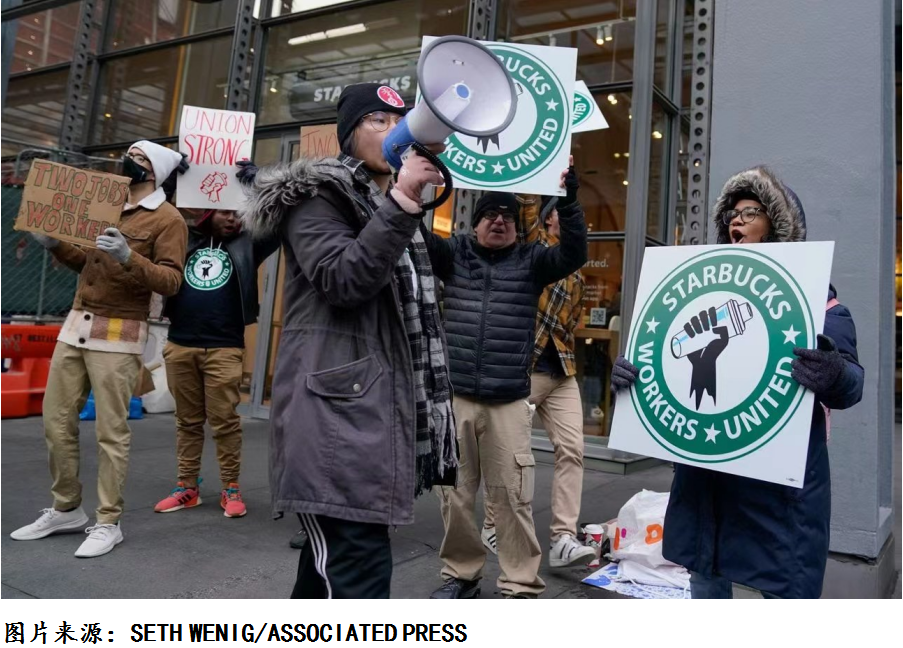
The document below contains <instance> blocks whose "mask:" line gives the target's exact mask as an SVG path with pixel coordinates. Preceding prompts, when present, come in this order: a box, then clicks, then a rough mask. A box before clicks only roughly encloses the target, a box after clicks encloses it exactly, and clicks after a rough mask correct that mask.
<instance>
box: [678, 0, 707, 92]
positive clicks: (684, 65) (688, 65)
mask: <svg viewBox="0 0 903 648" xmlns="http://www.w3.org/2000/svg"><path fill="white" fill-rule="evenodd" d="M694 4H695V3H694V2H693V0H686V2H685V4H684V18H683V39H684V44H683V49H682V50H681V66H680V74H681V83H682V84H683V87H682V88H681V90H680V107H681V109H682V110H689V109H690V102H691V101H692V98H693V69H694V65H693V45H694V40H693V39H694V28H693V25H694V17H693V7H694ZM700 11H706V10H705V9H701V10H700ZM707 39H708V35H707V34H700V36H699V43H700V45H705V44H706V40H707ZM702 87H703V86H700V88H699V89H700V90H701V89H702Z"/></svg>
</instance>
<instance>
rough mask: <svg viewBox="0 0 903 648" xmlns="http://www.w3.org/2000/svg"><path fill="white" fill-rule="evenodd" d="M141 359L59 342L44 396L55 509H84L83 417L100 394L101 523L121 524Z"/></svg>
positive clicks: (99, 467)
mask: <svg viewBox="0 0 903 648" xmlns="http://www.w3.org/2000/svg"><path fill="white" fill-rule="evenodd" d="M140 370H141V356H140V355H135V354H131V353H110V352H107V351H89V350H88V349H80V348H78V347H74V346H72V345H71V344H66V343H65V342H57V343H56V348H55V349H54V350H53V359H52V360H51V361H50V374H49V375H48V377H47V390H46V391H45V392H44V406H43V410H44V411H43V416H44V437H45V439H46V441H47V453H48V461H49V464H50V476H51V478H52V479H53V485H52V486H51V487H50V492H51V493H52V494H53V508H55V509H56V510H58V511H68V510H71V509H74V508H76V507H78V506H81V503H82V485H81V482H80V481H79V478H78V475H79V459H80V452H79V438H78V421H79V418H78V415H79V414H80V413H81V411H82V408H83V407H84V406H85V402H86V401H87V400H88V392H89V391H91V390H92V389H93V390H94V404H95V407H96V409H97V425H96V430H97V497H98V499H99V505H98V507H97V512H96V513H97V523H98V524H116V523H117V522H118V521H119V518H120V517H121V516H122V503H123V502H122V489H123V486H124V485H125V476H126V472H127V471H128V465H129V448H130V446H131V443H132V432H131V430H130V429H129V424H128V418H129V401H131V399H132V394H133V393H134V391H135V387H136V386H137V384H138V374H139V372H140Z"/></svg>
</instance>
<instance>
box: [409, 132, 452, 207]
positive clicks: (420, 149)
mask: <svg viewBox="0 0 903 648" xmlns="http://www.w3.org/2000/svg"><path fill="white" fill-rule="evenodd" d="M411 148H412V149H414V150H415V151H417V153H418V154H419V155H422V156H423V157H425V158H426V159H427V160H429V161H430V162H432V163H433V166H435V167H436V169H437V170H438V171H439V173H441V174H442V179H443V180H444V181H445V186H444V187H443V188H442V193H441V194H439V197H438V198H436V199H435V200H432V201H430V202H428V203H423V205H421V206H420V208H421V209H422V210H423V211H425V212H426V211H429V210H431V209H435V208H436V207H438V206H439V205H441V204H443V203H444V202H445V201H446V200H448V199H449V198H451V195H452V191H454V190H455V188H454V185H453V183H452V174H451V171H449V170H448V167H447V166H445V162H443V161H442V160H440V159H439V157H438V156H437V155H436V154H435V153H433V152H432V151H431V150H429V149H428V148H426V147H425V146H424V145H423V144H421V143H420V142H414V143H413V144H411Z"/></svg>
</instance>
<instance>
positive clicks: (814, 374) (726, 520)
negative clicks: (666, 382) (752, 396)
mask: <svg viewBox="0 0 903 648" xmlns="http://www.w3.org/2000/svg"><path fill="white" fill-rule="evenodd" d="M714 225H715V228H716V231H717V233H718V243H722V244H747V243H769V242H798V241H804V240H805V239H806V217H805V213H804V212H803V206H802V205H801V204H800V201H799V199H798V198H797V196H796V194H795V193H793V191H791V190H790V189H789V188H788V187H787V186H786V185H784V184H783V183H782V182H781V181H780V180H779V179H778V178H776V177H775V176H774V175H773V174H772V173H771V172H770V171H769V170H768V169H765V168H764V167H756V168H753V169H749V170H747V171H743V172H741V173H738V174H737V175H735V176H734V177H732V178H730V179H729V180H728V181H727V184H725V186H724V188H723V189H722V191H721V196H720V197H719V199H718V202H717V203H716V204H715V209H714ZM836 296H837V293H836V291H835V290H834V287H833V286H831V287H830V288H829V291H828V296H827V303H826V313H825V328H824V335H819V336H818V344H817V348H816V349H803V348H795V349H794V350H793V353H794V355H795V356H796V358H795V360H794V361H793V363H792V377H793V379H794V380H796V381H797V382H798V383H799V384H800V385H802V386H803V387H805V388H806V389H809V390H810V391H812V392H814V394H815V398H816V401H818V402H817V403H816V405H815V409H814V411H813V413H812V427H811V431H810V433H809V446H808V452H807V458H806V472H805V474H806V478H805V482H804V483H803V487H802V488H794V487H790V486H781V485H778V484H773V483H770V482H765V481H759V480H755V479H750V478H747V477H740V476H736V475H730V474H727V473H721V472H715V471H712V470H706V469H704V468H698V467H695V466H688V465H683V464H675V466H674V482H673V484H672V486H671V498H670V501H669V502H668V511H667V514H666V516H665V534H664V544H663V550H662V553H663V555H664V557H665V558H667V559H668V560H671V561H672V562H675V563H677V564H679V565H683V566H685V567H686V568H687V569H688V570H690V591H691V594H692V597H693V598H731V597H732V583H739V584H741V585H746V586H748V587H753V588H755V589H758V590H760V591H761V592H762V595H763V596H765V597H766V598H818V597H819V596H820V595H821V590H822V583H823V581H824V576H825V566H826V563H827V559H828V539H829V527H830V519H831V473H830V466H829V464H828V448H827V439H828V434H829V431H830V410H831V409H846V408H848V407H852V406H853V405H855V404H856V403H858V402H859V400H860V398H861V397H862V385H863V378H864V371H863V368H862V367H861V366H860V365H859V361H858V356H857V353H856V327H855V325H854V324H853V318H852V316H851V315H850V311H849V310H848V309H847V308H846V307H845V306H842V305H840V304H839V303H838V302H837V299H836ZM712 311H714V309H712ZM713 314H714V313H700V314H699V316H698V317H694V318H693V320H694V321H693V322H692V323H690V324H688V327H689V328H688V329H687V332H688V335H689V333H690V331H692V332H693V333H694V335H693V336H691V337H696V336H700V335H702V336H705V335H706V334H709V332H710V331H713V332H717V331H718V327H715V326H714V324H713V321H716V320H717V318H716V317H712V315H713ZM727 335H728V334H727V333H725V332H721V333H719V335H717V336H712V337H713V338H714V339H713V340H712V341H711V342H710V343H709V344H708V345H707V346H706V347H705V348H704V349H703V350H702V351H700V352H697V353H693V354H690V355H691V356H692V357H691V358H690V359H691V360H693V365H694V367H693V369H694V372H697V371H699V372H700V377H699V379H698V380H697V381H695V382H696V384H695V388H696V389H697V390H698V392H697V395H696V397H697V398H701V397H702V395H703V394H704V393H706V392H711V393H712V395H714V389H715V383H714V380H711V381H710V380H708V379H707V378H706V376H705V374H706V372H705V367H704V365H706V361H707V359H709V360H714V358H716V357H717V356H718V355H719V354H720V352H721V351H722V350H723V348H724V346H726V344H727ZM638 375H639V370H638V369H637V368H636V367H635V366H634V365H633V364H632V363H630V362H628V361H627V360H626V359H625V358H624V357H623V356H621V357H619V358H618V360H617V363H616V364H615V367H614V369H613V371H612V375H611V384H612V389H614V390H620V389H630V388H632V387H633V385H634V383H635V382H636V379H637V376H638ZM694 375H695V373H694Z"/></svg>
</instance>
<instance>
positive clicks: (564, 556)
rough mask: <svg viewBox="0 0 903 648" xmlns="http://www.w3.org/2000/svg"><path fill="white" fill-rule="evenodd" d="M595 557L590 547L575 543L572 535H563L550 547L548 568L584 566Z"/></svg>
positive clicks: (593, 550)
mask: <svg viewBox="0 0 903 648" xmlns="http://www.w3.org/2000/svg"><path fill="white" fill-rule="evenodd" d="M595 557H596V551H595V549H593V548H592V547H588V546H586V545H582V544H580V543H579V542H577V540H576V538H574V536H572V535H567V534H565V535H563V536H561V537H560V538H558V540H556V541H555V543H554V544H553V545H552V549H551V551H550V552H549V567H567V566H568V565H573V564H581V565H585V564H587V563H589V562H590V561H591V560H592V559H593V558H595Z"/></svg>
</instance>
